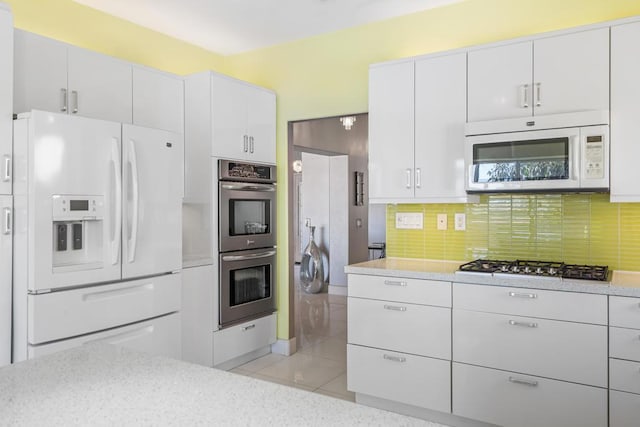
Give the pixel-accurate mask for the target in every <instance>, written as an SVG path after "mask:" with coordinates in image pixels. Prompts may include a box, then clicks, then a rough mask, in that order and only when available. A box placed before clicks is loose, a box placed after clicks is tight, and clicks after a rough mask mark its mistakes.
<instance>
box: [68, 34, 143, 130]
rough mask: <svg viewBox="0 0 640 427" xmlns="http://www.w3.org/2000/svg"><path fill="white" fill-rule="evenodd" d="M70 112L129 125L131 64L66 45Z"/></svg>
mask: <svg viewBox="0 0 640 427" xmlns="http://www.w3.org/2000/svg"><path fill="white" fill-rule="evenodd" d="M68 57H69V64H68V70H69V87H68V89H69V113H70V114H77V115H78V116H83V117H93V118H96V119H104V120H111V121H114V122H122V123H131V111H132V106H131V104H132V95H131V94H132V88H131V64H129V63H127V62H125V61H121V60H119V59H115V58H111V57H109V56H106V55H102V54H99V53H96V52H91V51H89V50H86V49H80V48H77V47H75V46H69V48H68Z"/></svg>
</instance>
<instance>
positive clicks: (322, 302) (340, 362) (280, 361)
mask: <svg viewBox="0 0 640 427" xmlns="http://www.w3.org/2000/svg"><path fill="white" fill-rule="evenodd" d="M294 274H295V275H296V277H298V268H296V269H295V273H294ZM295 289H296V303H295V310H294V314H295V316H296V322H295V325H296V331H295V336H296V340H297V342H296V345H297V349H298V351H297V353H295V354H293V355H291V356H282V355H279V354H268V355H266V356H263V357H261V358H259V359H256V360H253V361H251V362H249V363H246V364H244V365H241V366H239V367H237V368H235V369H233V370H231V372H235V373H238V374H241V375H247V376H250V377H254V378H259V379H262V380H266V381H271V382H275V383H278V384H284V385H289V386H291V387H297V388H301V389H304V390H308V391H312V392H315V393H320V394H324V395H328V396H333V397H336V398H339V399H344V400H350V401H352V402H353V401H354V399H355V397H354V394H353V393H352V392H350V391H347V297H346V296H341V295H329V294H327V293H326V292H325V293H318V294H306V293H304V292H303V291H301V290H300V287H299V286H298V284H297V283H296V286H295Z"/></svg>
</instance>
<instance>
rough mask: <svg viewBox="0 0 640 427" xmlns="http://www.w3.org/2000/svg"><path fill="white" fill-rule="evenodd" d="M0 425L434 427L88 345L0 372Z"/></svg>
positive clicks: (248, 380)
mask: <svg viewBox="0 0 640 427" xmlns="http://www.w3.org/2000/svg"><path fill="white" fill-rule="evenodd" d="M0 425H65V426H69V425H243V426H252V425H255V426H265V425H278V426H283V425H295V426H302V425H305V426H306V425H333V426H336V425H381V426H382V425H384V426H387V425H407V426H408V425H421V426H425V425H426V426H437V425H438V424H434V423H428V422H426V421H423V420H419V419H416V418H410V417H406V416H403V415H398V414H395V413H391V412H386V411H382V410H378V409H374V408H369V407H366V406H362V405H358V404H355V403H351V402H347V401H343V400H339V399H335V398H331V397H328V396H322V395H319V394H315V393H311V392H308V391H305V390H299V389H295V388H292V387H287V386H284V385H279V384H274V383H269V382H265V381H262V380H258V379H255V378H249V377H244V376H241V375H238V374H233V373H229V372H224V371H220V370H217V369H213V368H206V367H203V366H198V365H192V364H188V363H185V362H181V361H177V360H172V359H167V358H163V357H154V356H150V355H147V354H144V353H138V352H135V351H131V350H127V349H123V348H120V347H115V346H111V345H106V344H92V345H86V346H83V347H79V348H75V349H71V350H67V351H63V352H60V353H56V354H52V355H49V356H45V357H42V358H39V359H34V360H29V361H26V362H21V363H17V364H14V365H10V366H6V367H3V368H0Z"/></svg>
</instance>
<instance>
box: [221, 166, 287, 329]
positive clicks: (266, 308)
mask: <svg viewBox="0 0 640 427" xmlns="http://www.w3.org/2000/svg"><path fill="white" fill-rule="evenodd" d="M275 182H276V167H275V166H271V165H261V164H253V163H245V162H236V161H232V160H219V161H218V199H219V200H218V202H219V204H218V206H219V208H218V209H219V211H218V236H219V258H220V259H219V261H220V281H219V283H220V289H219V295H220V326H221V327H223V328H224V327H227V326H231V325H233V324H236V323H240V322H243V321H245V320H250V319H255V318H258V317H262V316H265V315H268V314H270V313H273V312H274V311H275V310H276V283H275V278H276V183H275Z"/></svg>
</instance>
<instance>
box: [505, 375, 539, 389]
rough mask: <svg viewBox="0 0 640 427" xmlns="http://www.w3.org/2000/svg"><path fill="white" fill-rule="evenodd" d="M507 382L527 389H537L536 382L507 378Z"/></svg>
mask: <svg viewBox="0 0 640 427" xmlns="http://www.w3.org/2000/svg"><path fill="white" fill-rule="evenodd" d="M509 382H512V383H514V384H522V385H528V386H529V387H538V381H533V380H525V379H522V378H516V377H509Z"/></svg>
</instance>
